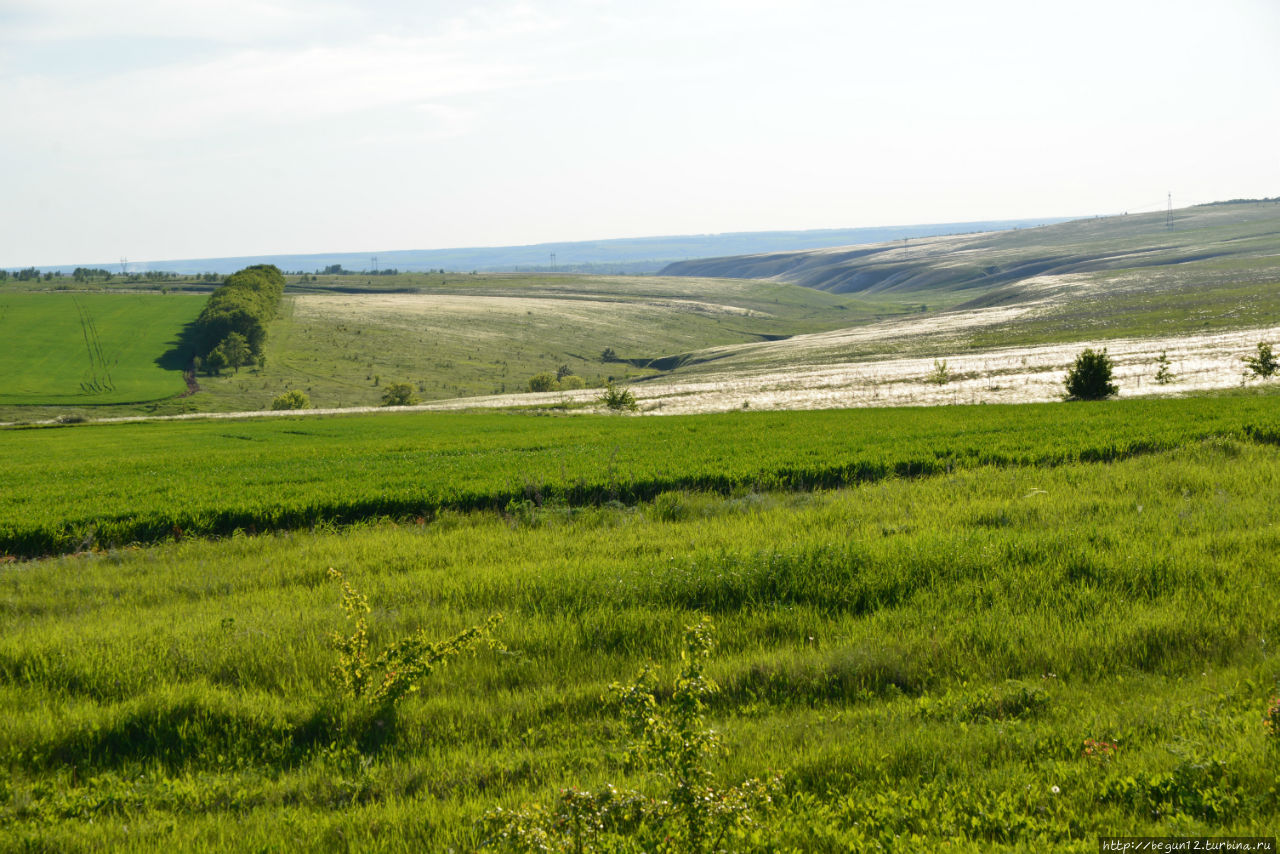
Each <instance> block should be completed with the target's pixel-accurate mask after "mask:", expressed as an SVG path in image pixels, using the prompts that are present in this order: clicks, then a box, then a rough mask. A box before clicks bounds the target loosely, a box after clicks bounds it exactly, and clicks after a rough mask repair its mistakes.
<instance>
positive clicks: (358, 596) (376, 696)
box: [329, 567, 502, 708]
mask: <svg viewBox="0 0 1280 854" xmlns="http://www.w3.org/2000/svg"><path fill="white" fill-rule="evenodd" d="M329 577H330V578H333V579H334V580H336V581H338V582H340V583H341V584H342V610H343V612H344V613H345V614H346V617H347V621H348V622H350V623H351V624H352V632H351V634H350V635H348V636H343V635H342V634H340V633H338V632H333V633H332V634H331V635H330V636H329V637H330V641H331V642H332V643H333V647H334V649H336V650H337V651H338V663H337V664H336V665H334V668H333V675H334V680H335V681H336V682H337V683H338V684H339V685H340V686H341V687H342V691H343V693H344V694H345V695H346V696H347V697H348V698H349V699H352V700H361V701H364V702H366V703H368V704H369V705H370V706H375V707H379V708H387V707H390V706H393V705H395V703H396V701H397V700H399V699H400V698H401V697H404V696H406V695H408V694H412V693H415V692H416V691H417V690H418V683H419V682H421V681H422V680H423V679H425V678H426V677H427V676H429V675H430V674H431V672H432V671H433V670H434V669H435V668H436V667H441V666H444V664H445V663H447V662H448V660H449V659H450V658H453V657H454V656H456V655H459V654H461V653H462V652H464V651H466V650H468V649H470V648H471V647H473V646H475V645H476V644H478V643H479V642H480V641H482V640H487V641H488V642H489V643H490V645H495V642H494V640H493V629H494V628H495V627H496V626H497V625H498V623H500V622H502V615H500V614H495V615H494V616H492V617H490V618H489V619H487V620H485V621H484V622H483V623H481V624H479V625H477V626H472V627H470V628H468V629H464V630H463V631H461V632H459V633H458V634H456V635H454V636H453V637H451V638H446V639H444V640H442V641H432V640H431V639H430V638H428V637H427V635H426V633H425V632H421V631H420V632H418V633H417V634H415V635H411V636H410V637H407V638H403V639H401V640H399V641H396V642H395V643H393V644H391V645H390V646H388V647H387V648H386V649H384V650H383V651H382V652H380V653H378V654H377V655H375V656H370V654H369V627H368V624H367V622H366V621H365V615H366V614H368V613H369V611H370V608H369V600H368V599H367V598H366V597H365V596H364V594H363V593H360V592H359V591H358V590H356V589H355V588H354V587H352V586H351V584H350V582H348V581H347V580H346V579H345V578H343V577H342V573H341V572H339V571H338V570H336V569H334V568H333V567H330V568H329Z"/></svg>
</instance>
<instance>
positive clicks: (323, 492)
mask: <svg viewBox="0 0 1280 854" xmlns="http://www.w3.org/2000/svg"><path fill="white" fill-rule="evenodd" d="M1277 435H1280V424H1278V423H1277V418H1276V408H1275V398H1274V397H1273V396H1267V395H1263V396H1231V397H1219V398H1197V399H1188V400H1167V399H1166V400H1160V399H1148V400H1126V401H1114V402H1109V403H1102V404H1083V405H1073V406H1063V405H1061V404H1041V405H1025V406H981V407H969V406H966V407H933V408H930V407H920V408H904V409H861V410H824V411H810V412H734V413H725V414H721V415H698V416H672V417H666V418H659V419H647V418H627V417H621V416H612V417H611V416H600V415H582V416H573V417H556V416H550V417H535V416H531V415H527V414H519V413H479V412H476V413H394V412H385V413H377V414H366V415H350V416H343V417H332V418H314V417H311V418H309V417H305V416H289V417H280V418H267V419H263V418H259V419H242V420H222V419H214V420H194V421H189V422H167V423H166V422H153V423H127V424H101V425H83V426H80V425H77V426H69V427H42V428H27V429H10V430H5V431H0V453H3V455H4V457H5V460H6V465H5V466H4V468H3V469H0V554H3V553H5V552H7V553H9V554H13V555H18V556H23V557H30V556H39V555H44V554H51V553H58V552H64V551H74V550H76V549H82V548H91V547H112V546H122V545H127V544H129V543H133V542H155V541H158V540H163V539H171V538H174V537H183V536H209V535H227V534H232V533H235V532H236V531H242V532H263V531H270V530H281V529H289V528H305V527H313V526H316V525H335V524H336V525H340V524H347V523H351V522H360V521H364V520H368V519H373V518H380V517H389V518H395V519H416V518H418V517H424V518H431V517H433V516H435V515H436V514H437V513H440V512H442V511H446V510H454V511H469V510H504V509H506V508H507V506H508V505H509V504H511V503H513V502H515V503H520V502H525V501H529V502H533V503H534V504H542V503H545V502H553V503H554V502H566V503H569V504H574V505H581V504H600V503H604V502H608V501H623V502H626V503H633V502H635V501H641V500H649V499H652V498H653V497H654V496H656V495H657V494H659V493H661V492H663V491H667V490H695V491H710V492H717V493H721V494H732V493H734V492H736V491H741V490H772V489H784V490H810V489H817V488H834V487H839V486H846V485H851V484H856V483H859V482H863V481H872V480H883V479H886V478H891V477H896V476H914V475H923V474H939V473H945V472H948V471H953V470H955V469H958V468H973V467H976V466H1004V467H1008V466H1026V465H1031V466H1038V465H1060V464H1063V463H1068V462H1075V461H1094V460H1116V459H1123V458H1125V457H1129V456H1135V455H1140V454H1146V453H1153V452H1156V451H1161V450H1169V449H1172V448H1176V447H1179V446H1181V445H1183V444H1185V443H1187V442H1190V441H1198V440H1200V439H1204V438H1208V437H1211V436H1230V437H1233V438H1236V439H1242V440H1255V439H1257V440H1261V441H1266V442H1274V441H1276V437H1277Z"/></svg>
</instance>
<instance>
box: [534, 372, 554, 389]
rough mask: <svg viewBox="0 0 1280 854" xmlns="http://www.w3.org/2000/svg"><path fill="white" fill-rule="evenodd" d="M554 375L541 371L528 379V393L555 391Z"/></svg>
mask: <svg viewBox="0 0 1280 854" xmlns="http://www.w3.org/2000/svg"><path fill="white" fill-rule="evenodd" d="M555 390H556V375H555V374H553V373H551V372H550V371H543V372H542V373H539V374H534V375H533V376H531V377H529V391H555Z"/></svg>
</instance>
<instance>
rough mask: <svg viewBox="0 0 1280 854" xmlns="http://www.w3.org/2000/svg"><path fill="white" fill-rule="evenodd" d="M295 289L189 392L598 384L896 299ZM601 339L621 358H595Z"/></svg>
mask: <svg viewBox="0 0 1280 854" xmlns="http://www.w3.org/2000/svg"><path fill="white" fill-rule="evenodd" d="M304 289H305V290H309V291H311V293H298V295H297V296H290V297H287V298H286V305H285V309H284V311H283V312H282V317H281V319H280V320H278V321H277V322H276V323H275V324H273V326H272V329H271V335H270V338H269V341H268V350H267V364H266V368H265V369H264V370H251V371H241V372H240V373H239V374H237V375H232V376H229V377H226V378H223V379H209V380H205V379H202V380H201V386H202V388H204V389H205V390H206V393H205V394H204V395H201V396H198V397H197V398H196V400H195V401H194V402H193V403H194V405H197V406H200V407H202V408H208V409H215V410H232V409H253V408H266V407H267V406H268V405H269V404H270V401H271V400H272V398H274V397H275V396H276V395H278V394H280V393H281V392H283V391H285V390H288V389H293V388H299V389H303V390H305V391H307V392H308V394H309V396H310V397H311V400H312V403H313V404H314V405H316V406H324V407H328V406H357V405H366V406H368V405H377V404H378V403H379V402H380V400H381V395H382V386H383V385H384V384H386V383H388V382H410V383H412V384H413V385H414V387H415V388H416V390H417V395H418V396H419V397H420V398H421V399H423V400H434V399H445V398H452V397H464V396H471V395H477V394H492V393H501V392H517V391H526V390H527V388H528V380H529V378H530V377H531V376H533V375H534V374H535V373H539V372H542V371H552V372H554V371H555V370H556V369H557V367H559V366H560V365H567V366H568V367H569V369H570V371H571V372H572V373H575V374H577V375H579V376H582V377H583V378H584V379H585V380H586V381H587V382H588V383H589V384H602V383H603V382H604V381H605V380H606V379H607V378H608V377H611V376H616V377H618V378H619V379H623V378H627V377H638V376H645V375H651V374H653V373H654V370H653V369H651V368H647V367H645V363H646V362H648V361H649V360H652V359H657V358H659V357H662V356H667V355H670V354H673V353H682V352H687V351H690V350H696V349H699V348H702V347H707V346H714V345H717V344H730V343H740V342H747V341H758V340H761V339H763V338H768V337H777V336H788V335H794V334H799V333H804V332H814V331H821V330H827V329H835V328H839V327H842V326H848V325H853V324H858V323H866V322H870V321H874V320H876V319H879V318H882V317H885V316H892V315H894V314H899V313H902V312H904V311H906V310H907V309H906V307H905V306H903V305H902V304H900V303H898V302H897V301H895V300H892V299H888V300H884V299H880V300H867V299H857V298H849V297H841V296H835V295H830V294H824V293H817V292H814V291H812V290H810V289H805V288H800V287H797V286H795V285H787V284H779V283H750V282H728V281H714V280H697V279H659V278H650V277H596V276H518V275H478V276H470V275H453V274H448V275H444V276H426V275H404V276H384V277H380V278H378V279H373V278H367V279H366V278H361V277H332V278H326V279H325V280H324V281H322V282H319V283H315V284H311V283H307V284H305V285H303V286H302V287H298V286H291V289H290V290H291V293H294V292H300V291H302V290H304ZM357 289H372V290H371V291H367V292H363V293H350V291H355V290H357ZM371 293H372V294H377V296H370V294H371ZM606 347H608V348H612V349H613V350H615V351H616V353H617V354H618V357H619V358H620V359H624V360H627V362H611V363H606V362H602V361H601V360H600V354H601V353H602V352H603V351H604V349H605V348H606Z"/></svg>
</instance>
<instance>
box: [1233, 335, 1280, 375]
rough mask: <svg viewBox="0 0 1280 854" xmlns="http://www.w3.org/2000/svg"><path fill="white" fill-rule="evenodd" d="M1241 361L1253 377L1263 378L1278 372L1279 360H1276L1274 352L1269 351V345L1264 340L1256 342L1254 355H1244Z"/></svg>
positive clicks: (1279, 367)
mask: <svg viewBox="0 0 1280 854" xmlns="http://www.w3.org/2000/svg"><path fill="white" fill-rule="evenodd" d="M1242 361H1243V362H1244V363H1245V366H1246V367H1248V369H1249V371H1250V372H1251V373H1252V374H1253V375H1254V376H1255V377H1260V378H1261V379H1264V380H1265V379H1266V378H1267V377H1271V376H1274V375H1275V374H1276V373H1277V372H1280V362H1277V361H1276V357H1275V354H1273V353H1272V352H1271V345H1270V344H1268V343H1267V342H1265V341H1260V342H1258V352H1257V354H1256V355H1253V356H1245V357H1244V359H1243V360H1242Z"/></svg>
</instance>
